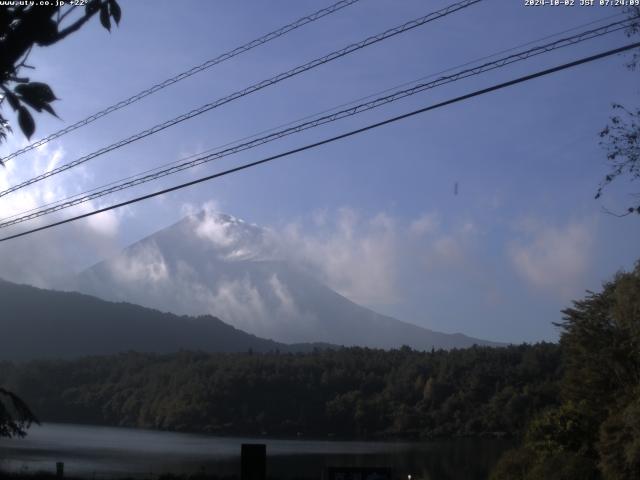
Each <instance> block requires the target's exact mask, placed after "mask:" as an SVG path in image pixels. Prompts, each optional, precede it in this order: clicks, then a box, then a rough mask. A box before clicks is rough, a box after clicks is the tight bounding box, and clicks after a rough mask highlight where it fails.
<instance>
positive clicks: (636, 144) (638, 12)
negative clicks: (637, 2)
mask: <svg viewBox="0 0 640 480" xmlns="http://www.w3.org/2000/svg"><path fill="white" fill-rule="evenodd" d="M627 13H628V14H629V20H630V21H631V23H630V26H629V27H628V28H627V30H626V34H627V36H628V37H632V36H634V35H638V34H640V7H632V8H629V9H627ZM639 65H640V53H639V52H638V51H637V50H635V51H634V53H633V56H632V58H631V60H630V61H629V62H628V63H627V65H626V66H627V68H628V69H629V70H632V71H633V70H636V69H637V68H638V66H639ZM600 138H601V141H600V145H601V146H602V147H604V149H605V150H606V151H607V160H608V161H609V162H610V165H611V170H610V171H609V173H608V174H607V175H606V176H605V178H604V180H602V182H600V186H599V187H598V190H597V191H596V195H595V198H596V199H598V198H600V197H601V196H602V193H603V190H604V188H605V187H607V186H608V185H609V184H610V183H611V182H613V181H614V180H615V179H616V178H619V177H621V176H629V177H630V179H631V181H634V180H637V179H638V178H640V108H638V109H636V110H635V111H634V110H629V109H627V108H625V107H624V106H622V105H620V104H618V103H615V104H614V105H613V115H612V116H611V118H610V119H609V125H607V126H606V127H605V128H604V129H603V130H602V131H601V132H600ZM634 196H636V197H640V194H636V195H634ZM604 210H605V211H606V212H607V213H609V214H611V215H615V216H617V217H626V216H627V215H631V214H633V213H637V214H640V202H637V203H635V204H633V205H631V206H629V207H628V208H627V210H626V212H625V213H622V214H617V213H613V212H610V211H609V210H606V209H604Z"/></svg>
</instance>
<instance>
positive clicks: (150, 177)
mask: <svg viewBox="0 0 640 480" xmlns="http://www.w3.org/2000/svg"><path fill="white" fill-rule="evenodd" d="M632 20H633V19H627V20H623V21H618V22H613V23H611V24H609V25H605V26H602V27H599V28H595V29H591V30H587V31H584V32H580V33H578V34H576V35H573V36H571V37H567V38H562V39H559V40H556V41H555V42H551V43H548V44H545V45H540V46H536V47H534V48H531V49H529V50H526V51H521V52H517V53H514V54H512V55H509V56H507V57H503V58H500V59H497V60H495V61H493V62H488V63H485V64H482V65H479V66H476V67H474V68H470V69H466V70H462V71H460V72H457V73H455V74H453V75H449V76H444V77H440V78H438V79H437V80H434V81H432V82H428V83H422V84H418V85H415V86H413V87H411V88H408V89H403V90H399V91H396V92H393V93H392V94H390V95H387V96H384V97H379V98H377V99H375V100H372V101H370V102H365V103H361V104H359V105H356V106H353V107H350V108H347V109H343V110H340V111H338V112H334V113H332V114H329V115H325V116H321V117H319V118H315V119H314V120H311V121H308V122H302V123H299V124H297V125H294V126H292V127H289V128H285V129H284V130H280V131H277V132H275V133H271V134H269V135H266V136H263V137H259V138H255V139H253V140H250V141H248V142H245V143H241V144H238V145H235V146H233V147H230V148H226V149H223V150H220V151H218V152H215V153H212V154H210V155H206V156H203V157H200V158H196V159H194V160H191V161H183V163H179V162H172V165H173V166H171V167H169V168H165V169H161V170H158V169H154V170H156V171H155V173H148V174H146V175H145V174H140V175H137V176H134V177H130V178H133V179H130V178H127V179H124V180H122V181H121V182H120V183H118V182H112V183H110V184H107V185H105V186H103V187H97V188H95V189H92V190H90V191H88V192H85V193H83V194H78V195H75V196H73V197H72V199H69V200H67V199H64V200H60V201H58V202H52V204H54V205H53V206H50V207H48V208H47V205H45V206H42V207H39V208H34V209H32V210H29V211H27V212H23V214H16V215H14V216H13V217H18V218H13V217H9V218H5V219H3V220H1V221H0V228H7V227H10V226H12V225H16V224H18V223H22V222H25V221H28V220H33V219H35V218H38V217H41V216H44V215H48V214H51V213H54V212H58V211H60V210H63V209H66V208H70V207H73V206H76V205H80V204H82V203H86V202H89V201H91V200H95V199H97V198H101V197H104V196H106V195H109V194H112V193H115V192H118V191H122V190H125V189H128V188H132V187H135V186H138V185H142V184H144V183H148V182H151V181H154V180H157V179H159V178H162V177H165V176H168V175H173V174H175V173H178V172H181V171H183V170H186V169H189V168H193V167H196V166H198V165H202V164H204V163H208V162H211V161H214V160H218V159H220V158H223V157H226V156H228V155H232V154H235V153H238V152H241V151H245V150H248V149H251V148H255V147H257V146H260V145H264V144H265V143H268V142H271V141H274V140H277V139H280V138H283V137H285V136H288V135H291V134H295V133H299V132H302V131H305V130H308V129H311V128H315V127H318V126H320V125H324V124H328V123H332V122H334V121H337V120H340V119H343V118H347V117H350V116H353V115H357V114H360V113H363V112H365V111H368V110H372V109H375V108H378V107H380V106H382V105H386V104H388V103H392V102H395V101H397V100H400V99H402V98H406V97H409V96H411V95H415V94H417V93H420V92H423V91H425V90H428V89H432V88H435V87H439V86H442V85H445V84H448V83H451V82H455V81H458V80H462V79H464V78H468V77H471V76H475V75H480V74H482V73H485V72H488V71H491V70H495V69H497V68H502V67H505V66H507V65H510V64H513V63H515V62H519V61H522V60H526V59H528V58H531V57H534V56H537V55H540V54H543V53H547V52H550V51H553V50H556V49H560V48H564V47H568V46H571V45H575V44H577V43H580V42H584V41H586V40H590V39H593V38H597V37H600V36H603V35H606V34H609V33H613V32H616V31H619V30H622V29H624V28H626V27H627V26H628V25H629V22H630V21H632ZM194 156H197V155H192V156H190V157H189V158H192V157H194ZM184 160H187V159H184ZM30 212H33V213H30ZM11 218H13V219H11Z"/></svg>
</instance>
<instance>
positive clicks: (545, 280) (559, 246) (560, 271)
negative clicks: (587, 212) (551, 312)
mask: <svg viewBox="0 0 640 480" xmlns="http://www.w3.org/2000/svg"><path fill="white" fill-rule="evenodd" d="M517 228H518V230H519V231H520V232H522V237H523V238H521V239H519V240H516V241H514V242H513V243H512V244H511V245H510V246H509V248H508V255H509V258H510V260H511V263H512V265H513V267H514V268H515V270H516V271H517V272H518V274H520V275H521V276H522V277H523V278H524V279H525V280H526V281H527V282H528V283H529V284H530V285H532V286H534V287H535V288H538V289H542V290H547V291H550V292H558V293H559V294H560V295H562V296H570V295H573V294H575V293H576V292H577V291H578V290H579V289H580V288H579V286H580V285H581V283H582V279H583V278H584V276H585V274H586V273H587V271H588V269H589V266H590V265H589V260H590V258H591V257H592V249H593V242H592V240H591V239H592V238H593V233H594V232H593V230H594V228H595V223H594V222H593V221H590V220H586V221H583V222H575V221H573V222H568V223H567V224H566V225H562V226H554V225H545V224H543V223H541V222H539V221H537V220H535V219H530V218H529V219H525V220H523V221H521V222H520V224H519V226H518V227H517Z"/></svg>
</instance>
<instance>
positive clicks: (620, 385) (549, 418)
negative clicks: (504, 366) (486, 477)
mask: <svg viewBox="0 0 640 480" xmlns="http://www.w3.org/2000/svg"><path fill="white" fill-rule="evenodd" d="M564 315H565V317H564V321H563V322H562V323H561V324H560V327H561V328H562V329H563V333H562V336H561V341H560V347H561V351H562V357H563V365H564V374H563V377H562V379H561V381H560V382H559V388H560V399H561V404H560V405H558V406H554V407H551V408H548V409H546V410H543V411H541V412H540V413H539V414H538V415H537V416H536V417H535V418H534V419H533V420H532V421H531V423H530V424H529V426H528V427H527V432H526V435H525V439H524V444H523V446H522V447H521V448H520V449H518V450H516V451H513V452H511V453H509V454H508V455H505V457H504V458H503V459H502V461H501V462H500V464H499V465H498V466H497V467H496V470H495V471H494V474H493V478H494V479H496V480H499V479H507V478H509V479H511V478H523V479H534V478H543V477H545V476H546V477H549V476H551V477H552V478H567V479H583V478H594V479H601V478H602V479H615V480H627V479H628V480H631V479H637V478H640V262H639V263H637V264H636V267H635V269H634V270H633V271H632V272H628V273H620V274H618V275H616V277H615V278H614V280H613V281H611V282H608V283H606V284H605V285H604V287H603V289H602V291H601V292H599V293H593V292H589V293H588V295H587V296H586V298H584V299H583V300H580V301H576V302H574V305H573V307H572V308H568V309H566V310H565V311H564ZM563 462H564V464H565V467H566V468H565V467H563V468H565V469H564V470H558V465H559V464H560V463H563ZM514 471H520V472H521V473H522V475H521V476H513V472H514ZM554 471H555V472H556V474H553V475H550V472H554ZM561 471H562V472H564V473H562V475H560V472H561Z"/></svg>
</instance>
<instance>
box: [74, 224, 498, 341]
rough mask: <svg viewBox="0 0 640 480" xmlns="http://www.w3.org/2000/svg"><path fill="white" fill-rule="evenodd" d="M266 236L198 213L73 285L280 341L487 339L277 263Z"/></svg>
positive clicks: (250, 227) (93, 269)
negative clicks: (388, 307) (407, 315)
mask: <svg viewBox="0 0 640 480" xmlns="http://www.w3.org/2000/svg"><path fill="white" fill-rule="evenodd" d="M275 252H277V248H276V247H275V246H274V245H273V242H272V239H271V238H270V236H269V232H268V231H266V230H264V229H261V228H260V227H257V226H255V225H250V224H247V223H245V222H243V221H242V220H238V219H236V218H234V217H231V216H228V215H222V214H212V213H210V212H201V213H200V214H198V215H191V216H189V217H186V218H185V219H183V220H181V221H180V222H178V223H176V224H174V225H172V226H170V227H168V228H165V229H164V230H160V231H159V232H156V233H155V234H153V235H151V236H149V237H147V238H145V239H143V240H141V241H139V242H137V243H135V244H133V245H131V246H129V247H127V248H126V249H125V250H124V251H123V252H122V253H121V254H120V255H118V256H116V257H115V258H112V259H110V260H107V261H104V262H101V263H99V264H97V265H95V266H93V267H91V268H90V269H88V270H86V271H84V272H82V273H81V274H80V275H79V276H78V278H77V280H76V284H75V285H74V288H75V289H77V290H79V291H82V292H85V293H88V294H91V295H96V296H99V297H101V298H105V299H108V300H117V301H128V302H132V303H137V304H140V305H144V306H147V307H151V308H157V309H160V310H163V311H171V312H174V313H177V314H187V315H201V314H210V315H214V316H217V317H220V318H223V319H224V321H225V322H228V323H230V324H231V325H233V326H235V327H237V328H240V329H242V330H244V331H247V332H250V333H252V334H254V335H258V336H261V337H266V338H273V339H275V340H277V341H280V342H286V343H295V342H327V343H332V344H339V345H360V346H368V347H380V348H393V347H400V346H402V345H408V346H410V347H412V348H416V349H431V348H434V347H435V348H456V347H460V348H462V347H468V346H471V345H473V344H479V345H490V344H492V343H491V342H486V341H483V340H478V339H475V338H471V337H467V336H464V335H461V334H453V335H452V334H444V333H438V332H434V331H431V330H428V329H425V328H422V327H418V326H416V325H412V324H410V323H406V322H402V321H399V320H396V319H394V318H391V317H388V316H385V315H381V314H378V313H376V312H374V311H372V310H370V309H368V308H365V307H362V306H360V305H357V304H355V303H353V302H352V301H350V300H349V299H347V298H345V297H343V296H341V295H339V294H338V293H336V292H335V291H333V290H331V289H330V288H328V287H326V286H325V285H323V284H321V283H320V282H318V281H316V280H315V279H314V278H312V277H311V276H309V275H307V274H306V273H304V272H301V271H299V270H298V269H296V268H295V267H294V266H292V265H290V264H288V263H286V262H282V261H279V260H278V259H277V253H275Z"/></svg>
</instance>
